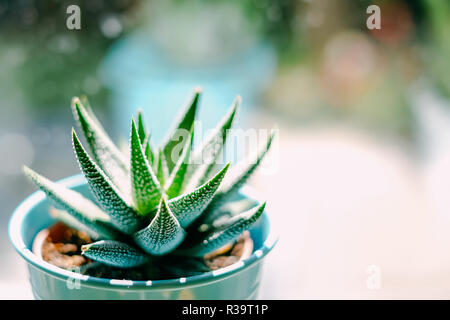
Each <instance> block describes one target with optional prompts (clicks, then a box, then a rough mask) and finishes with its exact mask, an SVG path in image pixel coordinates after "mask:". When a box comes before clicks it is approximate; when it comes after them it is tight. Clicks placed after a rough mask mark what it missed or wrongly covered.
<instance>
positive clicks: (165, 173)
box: [156, 149, 169, 187]
mask: <svg viewBox="0 0 450 320" xmlns="http://www.w3.org/2000/svg"><path fill="white" fill-rule="evenodd" d="M156 177H157V178H158V181H159V183H160V185H161V186H163V187H164V186H165V184H166V181H167V179H168V178H169V169H168V168H167V161H166V157H165V156H164V152H163V151H162V150H161V149H159V152H158V156H157V162H156Z"/></svg>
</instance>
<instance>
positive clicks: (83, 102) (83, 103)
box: [80, 95, 104, 131]
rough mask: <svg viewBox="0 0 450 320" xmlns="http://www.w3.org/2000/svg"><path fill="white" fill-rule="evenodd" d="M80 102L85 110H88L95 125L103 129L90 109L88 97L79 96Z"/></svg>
mask: <svg viewBox="0 0 450 320" xmlns="http://www.w3.org/2000/svg"><path fill="white" fill-rule="evenodd" d="M80 101H81V104H82V105H83V106H84V107H85V109H86V111H87V112H88V114H89V116H90V117H91V118H92V120H94V121H95V122H96V123H97V125H98V126H99V127H100V128H101V129H102V130H103V131H104V129H103V127H102V125H101V123H100V121H99V120H98V119H97V116H96V115H95V113H94V110H92V107H91V104H90V103H89V100H88V98H87V97H86V96H85V95H82V96H81V98H80Z"/></svg>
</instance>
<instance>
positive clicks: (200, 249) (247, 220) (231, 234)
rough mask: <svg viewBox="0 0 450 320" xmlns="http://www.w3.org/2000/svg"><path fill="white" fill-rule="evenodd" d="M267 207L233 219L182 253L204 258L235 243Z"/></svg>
mask: <svg viewBox="0 0 450 320" xmlns="http://www.w3.org/2000/svg"><path fill="white" fill-rule="evenodd" d="M265 206H266V203H263V204H262V205H260V206H257V207H255V208H253V209H250V210H248V211H246V212H243V213H241V214H239V215H238V216H235V217H233V218H231V219H230V220H229V221H227V222H226V223H223V224H222V225H221V226H220V227H219V228H217V229H215V230H214V231H213V232H208V233H206V235H205V236H204V237H203V239H201V241H200V243H199V244H198V245H196V246H194V247H192V248H189V249H187V250H186V249H185V250H183V251H180V252H183V253H189V254H192V255H194V256H203V255H205V254H207V253H209V252H212V251H214V250H217V249H219V248H221V247H223V246H224V245H226V244H227V243H229V242H231V241H234V240H235V239H236V238H237V237H239V236H240V235H241V234H242V232H244V231H245V230H248V229H249V228H250V227H251V226H252V225H253V224H254V223H255V222H256V221H257V220H258V218H259V217H260V216H261V215H262V213H263V212H264V208H265Z"/></svg>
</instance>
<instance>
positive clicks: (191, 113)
mask: <svg viewBox="0 0 450 320" xmlns="http://www.w3.org/2000/svg"><path fill="white" fill-rule="evenodd" d="M200 93H201V89H200V88H197V89H195V91H194V96H193V98H192V101H191V103H190V105H189V107H188V109H187V110H186V111H184V113H183V116H182V117H181V120H179V121H178V124H177V125H176V126H175V129H173V130H172V131H171V133H170V134H169V135H168V138H166V142H165V143H164V147H163V150H164V156H165V157H166V161H167V167H168V168H169V172H172V170H173V168H174V167H175V164H176V163H177V161H178V158H179V156H180V155H179V153H178V152H177V151H180V152H181V150H183V147H184V145H185V144H186V142H187V139H188V134H189V132H190V131H191V129H192V126H193V125H194V120H195V115H196V113H197V106H198V102H199V99H200ZM180 139H181V141H180Z"/></svg>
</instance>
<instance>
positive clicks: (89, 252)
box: [81, 240, 148, 268]
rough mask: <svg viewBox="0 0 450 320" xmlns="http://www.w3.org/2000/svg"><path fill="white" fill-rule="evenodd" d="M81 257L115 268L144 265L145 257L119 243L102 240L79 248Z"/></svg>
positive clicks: (143, 254)
mask: <svg viewBox="0 0 450 320" xmlns="http://www.w3.org/2000/svg"><path fill="white" fill-rule="evenodd" d="M81 253H82V255H84V256H86V257H88V258H89V259H92V260H95V261H98V262H101V263H104V264H106V265H109V266H113V267H117V268H133V267H138V266H140V265H143V264H145V263H146V262H147V261H148V257H147V255H146V254H145V253H144V252H142V251H140V250H138V249H136V248H134V247H132V246H130V245H128V244H126V243H123V242H120V241H112V240H102V241H97V242H94V243H90V244H86V245H83V246H82V247H81Z"/></svg>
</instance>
